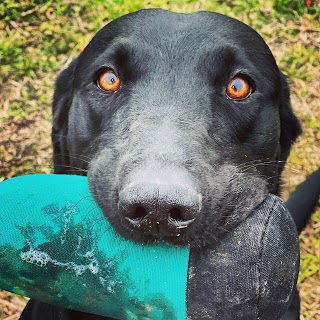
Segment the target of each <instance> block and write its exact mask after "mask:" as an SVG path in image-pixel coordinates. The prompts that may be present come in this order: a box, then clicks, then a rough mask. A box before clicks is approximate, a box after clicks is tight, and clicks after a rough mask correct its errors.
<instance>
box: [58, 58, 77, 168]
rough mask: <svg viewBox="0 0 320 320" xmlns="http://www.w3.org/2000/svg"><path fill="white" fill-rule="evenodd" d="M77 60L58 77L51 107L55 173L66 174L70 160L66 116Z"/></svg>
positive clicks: (67, 114) (70, 101)
mask: <svg viewBox="0 0 320 320" xmlns="http://www.w3.org/2000/svg"><path fill="white" fill-rule="evenodd" d="M76 65H77V60H74V61H73V62H71V64H70V65H69V67H68V68H67V69H65V70H63V71H62V72H61V73H60V75H59V76H58V78H57V80H56V84H55V91H54V95H53V105H52V118H53V120H52V122H53V124H52V143H53V164H54V172H55V173H68V172H69V171H70V170H69V168H70V159H69V151H68V143H67V136H68V116H69V110H70V106H71V103H72V96H73V78H74V71H75V68H76Z"/></svg>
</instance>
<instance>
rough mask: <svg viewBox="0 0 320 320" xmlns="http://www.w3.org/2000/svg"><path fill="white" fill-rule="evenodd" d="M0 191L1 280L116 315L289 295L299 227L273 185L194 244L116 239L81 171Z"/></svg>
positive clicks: (263, 315) (274, 309)
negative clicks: (207, 241) (204, 243)
mask: <svg viewBox="0 0 320 320" xmlns="http://www.w3.org/2000/svg"><path fill="white" fill-rule="evenodd" d="M0 201H1V207H0V272H1V273H0V288H1V289H5V290H8V291H12V292H15V293H18V294H21V295H24V296H28V297H31V298H34V299H37V300H40V301H44V302H47V303H50V304H55V305H59V306H62V307H66V308H70V309H75V310H80V311H84V312H88V313H95V314H100V315H104V316H109V317H111V318H115V319H120V320H126V319H129V320H130V319H139V320H140V319H143V320H144V319H155V320H160V319H166V320H174V319H177V320H185V319H196V320H199V319H223V320H234V319H237V320H239V319H243V320H251V319H263V320H268V319H270V320H275V319H281V317H282V315H283V314H284V313H285V312H286V310H287V308H288V306H289V304H290V301H291V297H292V295H293V290H294V287H295V284H296V280H297V274H298V269H299V244H298V235H297V231H296V228H295V225H294V222H293V221H292V218H291V216H290V214H289V212H288V210H287V209H286V208H285V207H284V205H283V203H282V202H281V200H280V199H279V198H278V197H276V196H274V195H271V194H269V195H268V196H267V198H266V199H265V200H264V202H263V203H261V204H260V206H259V207H258V208H256V209H255V210H254V211H253V212H252V213H251V215H250V216H249V217H248V218H247V219H246V220H245V221H243V222H242V223H240V224H239V225H238V226H237V227H236V228H235V229H234V230H233V231H232V232H229V233H228V234H227V235H226V236H225V237H224V238H222V239H221V241H220V242H218V243H216V244H213V245H212V246H211V247H208V248H206V249H205V250H200V251H197V250H196V249H190V248H188V247H173V246H168V245H165V244H158V245H143V244H138V243H134V242H131V241H129V240H125V239H123V238H122V237H121V236H119V235H118V234H116V233H115V231H114V230H113V228H112V227H111V226H110V224H109V223H108V221H107V219H106V218H105V217H104V215H103V213H102V212H101V210H100V209H99V207H98V206H97V204H96V203H95V201H94V199H93V197H92V196H91V193H90V190H89V187H88V180H87V178H86V177H81V176H71V175H31V176H24V177H18V178H13V179H9V180H7V181H4V182H2V183H0Z"/></svg>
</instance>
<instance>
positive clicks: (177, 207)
mask: <svg viewBox="0 0 320 320" xmlns="http://www.w3.org/2000/svg"><path fill="white" fill-rule="evenodd" d="M300 131H301V129H300V125H299V122H298V120H297V118H296V117H295V115H294V114H293V111H292V109H291V107H290V104H289V90H288V85H287V82H286V79H285V77H284V76H283V75H282V73H281V72H280V71H279V69H278V67H277V65H276V62H275V60H274V58H273V56H272V54H271V52H270V50H269V48H268V46H267V45H266V44H265V42H264V41H263V40H262V38H261V37H260V36H259V35H258V34H257V33H256V32H255V31H254V30H252V29H251V28H250V27H248V26H246V25H245V24H243V23H241V22H239V21H237V20H234V19H231V18H228V17H226V16H223V15H220V14H217V13H211V12H198V13H194V14H188V15H186V14H177V13H172V12H168V11H163V10H158V9H156V10H143V11H139V12H136V13H133V14H129V15H126V16H124V17H121V18H119V19H117V20H115V21H113V22H111V23H110V24H108V25H107V26H106V27H104V28H103V29H102V30H101V31H100V32H98V33H97V35H96V36H95V37H94V38H93V40H92V41H91V42H90V44H89V45H88V46H87V48H86V49H85V50H84V51H83V52H82V53H81V54H80V56H79V57H78V58H77V59H76V60H75V61H73V62H72V63H71V65H70V66H69V67H68V68H67V69H66V70H64V71H63V72H62V74H61V75H60V76H59V78H58V80H57V82H56V91H55V95H54V103H53V134H52V138H53V146H54V165H55V172H56V173H73V174H82V175H84V174H87V175H88V177H89V183H90V187H91V190H92V193H93V194H94V196H95V198H96V201H97V202H98V204H99V205H100V207H101V208H102V209H103V211H104V212H105V214H106V216H107V218H108V219H109V220H110V222H111V224H112V225H113V226H114V228H115V229H116V230H117V231H118V232H119V233H120V234H122V235H123V236H125V237H127V238H130V239H133V240H135V241H139V242H145V243H151V242H157V241H159V239H162V240H164V241H165V242H167V243H171V244H177V245H187V244H190V245H191V247H196V248H198V249H201V248H203V247H205V246H206V245H208V244H211V243H212V242H214V241H216V240H217V239H219V237H221V235H222V234H223V233H224V232H225V231H226V230H229V229H230V228H233V227H234V226H235V225H236V224H238V223H239V222H241V221H242V220H243V219H245V218H246V217H247V216H248V214H249V213H250V212H251V211H252V210H253V209H254V208H255V207H256V206H257V205H258V204H259V203H260V202H261V201H262V200H263V199H264V198H265V196H266V194H267V193H268V192H270V193H274V194H278V192H279V186H280V176H281V172H282V170H283V167H284V164H285V161H286V159H287V157H288V154H289V151H290V147H291V145H292V143H293V142H294V140H295V139H296V138H297V136H298V135H299V133H300ZM93 294H94V293H93ZM42 312H43V313H42ZM41 314H42V315H41ZM62 314H63V316H62ZM31 315H32V316H31ZM28 316H29V317H30V319H31V318H32V319H33V320H35V319H89V318H87V317H89V315H85V314H80V313H73V312H72V311H66V310H61V309H58V308H55V307H51V306H47V305H44V304H40V303H37V302H34V301H31V302H30V304H29V306H28V308H27V310H26V311H25V312H24V316H23V317H22V319H29V318H28ZM90 319H93V318H90ZM94 319H98V317H94ZM99 319H100V318H99Z"/></svg>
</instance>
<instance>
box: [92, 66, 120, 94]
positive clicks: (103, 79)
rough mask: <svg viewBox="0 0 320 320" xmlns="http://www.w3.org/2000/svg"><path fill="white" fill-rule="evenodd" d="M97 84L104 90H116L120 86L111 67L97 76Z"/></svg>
mask: <svg viewBox="0 0 320 320" xmlns="http://www.w3.org/2000/svg"><path fill="white" fill-rule="evenodd" d="M97 84H98V86H99V88H100V89H102V90H104V91H112V92H114V91H117V90H118V89H119V87H120V79H119V78H118V76H117V75H116V74H115V72H114V71H113V70H111V69H108V70H106V71H104V72H102V73H101V74H100V76H99V78H98V81H97Z"/></svg>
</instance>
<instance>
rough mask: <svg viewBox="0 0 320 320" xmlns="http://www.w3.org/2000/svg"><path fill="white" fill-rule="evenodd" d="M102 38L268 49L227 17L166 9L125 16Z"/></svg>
mask: <svg viewBox="0 0 320 320" xmlns="http://www.w3.org/2000/svg"><path fill="white" fill-rule="evenodd" d="M97 37H98V38H107V39H110V38H120V37H122V38H130V39H136V40H139V41H140V42H143V41H144V42H147V43H149V44H158V45H159V44H160V45H161V41H160V42H159V40H164V44H168V43H174V42H177V41H179V40H181V39H182V40H186V43H185V45H186V46H187V45H188V43H190V42H191V41H192V42H196V43H199V44H201V43H204V42H205V43H208V42H209V43H210V42H218V41H219V40H223V41H225V42H229V43H233V44H240V45H241V44H242V43H244V44H246V45H248V44H250V43H252V44H254V45H255V46H258V45H260V46H261V47H267V46H266V44H265V42H264V40H263V39H262V38H261V37H260V35H259V34H258V33H257V32H256V31H255V30H253V29H252V28H251V27H249V26H248V25H246V24H244V23H242V22H240V21H238V20H236V19H233V18H230V17H227V16H225V15H222V14H219V13H215V12H209V11H200V12H195V13H190V14H184V13H175V12H171V11H166V10H162V9H147V10H140V11H137V12H134V13H130V14H127V15H125V16H122V17H120V18H118V19H115V20H114V21H112V22H110V23H109V24H108V25H106V26H105V27H104V28H103V29H102V30H101V31H100V32H99V34H98V35H97Z"/></svg>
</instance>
